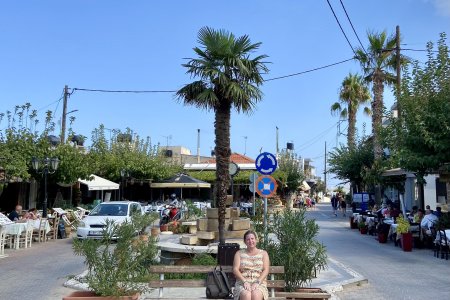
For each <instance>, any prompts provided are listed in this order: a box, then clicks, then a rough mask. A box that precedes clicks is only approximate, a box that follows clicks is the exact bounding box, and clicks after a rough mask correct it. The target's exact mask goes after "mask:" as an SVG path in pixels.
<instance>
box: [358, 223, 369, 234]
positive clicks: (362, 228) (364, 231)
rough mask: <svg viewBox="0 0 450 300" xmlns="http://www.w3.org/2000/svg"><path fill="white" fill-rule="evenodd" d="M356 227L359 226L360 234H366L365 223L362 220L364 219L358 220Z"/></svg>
mask: <svg viewBox="0 0 450 300" xmlns="http://www.w3.org/2000/svg"><path fill="white" fill-rule="evenodd" d="M358 228H359V232H360V233H361V234H367V225H366V222H364V221H362V220H361V221H360V222H359V223H358Z"/></svg>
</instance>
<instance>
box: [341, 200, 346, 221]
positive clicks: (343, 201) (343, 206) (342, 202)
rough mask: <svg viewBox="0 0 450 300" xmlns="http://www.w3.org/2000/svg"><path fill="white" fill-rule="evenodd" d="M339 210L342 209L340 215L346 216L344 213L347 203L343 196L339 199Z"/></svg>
mask: <svg viewBox="0 0 450 300" xmlns="http://www.w3.org/2000/svg"><path fill="white" fill-rule="evenodd" d="M341 210H342V216H343V217H345V216H347V215H346V213H347V203H346V202H345V199H344V198H342V199H341Z"/></svg>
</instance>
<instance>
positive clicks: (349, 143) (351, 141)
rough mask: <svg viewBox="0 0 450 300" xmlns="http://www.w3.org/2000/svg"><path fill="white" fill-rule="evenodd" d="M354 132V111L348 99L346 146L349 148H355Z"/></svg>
mask: <svg viewBox="0 0 450 300" xmlns="http://www.w3.org/2000/svg"><path fill="white" fill-rule="evenodd" d="M355 132H356V112H355V111H354V109H353V106H352V105H351V101H349V105H348V129H347V146H348V148H349V149H354V148H355Z"/></svg>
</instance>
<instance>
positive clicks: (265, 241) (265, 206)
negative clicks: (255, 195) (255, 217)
mask: <svg viewBox="0 0 450 300" xmlns="http://www.w3.org/2000/svg"><path fill="white" fill-rule="evenodd" d="M264 246H265V248H266V247H267V197H264Z"/></svg>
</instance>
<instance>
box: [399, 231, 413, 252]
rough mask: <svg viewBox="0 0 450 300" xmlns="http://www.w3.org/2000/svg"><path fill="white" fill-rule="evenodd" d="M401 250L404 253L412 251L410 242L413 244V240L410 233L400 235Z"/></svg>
mask: <svg viewBox="0 0 450 300" xmlns="http://www.w3.org/2000/svg"><path fill="white" fill-rule="evenodd" d="M401 240H402V249H403V251H405V252H410V251H412V244H413V243H412V242H413V238H412V233H411V232H407V233H402V237H401Z"/></svg>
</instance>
